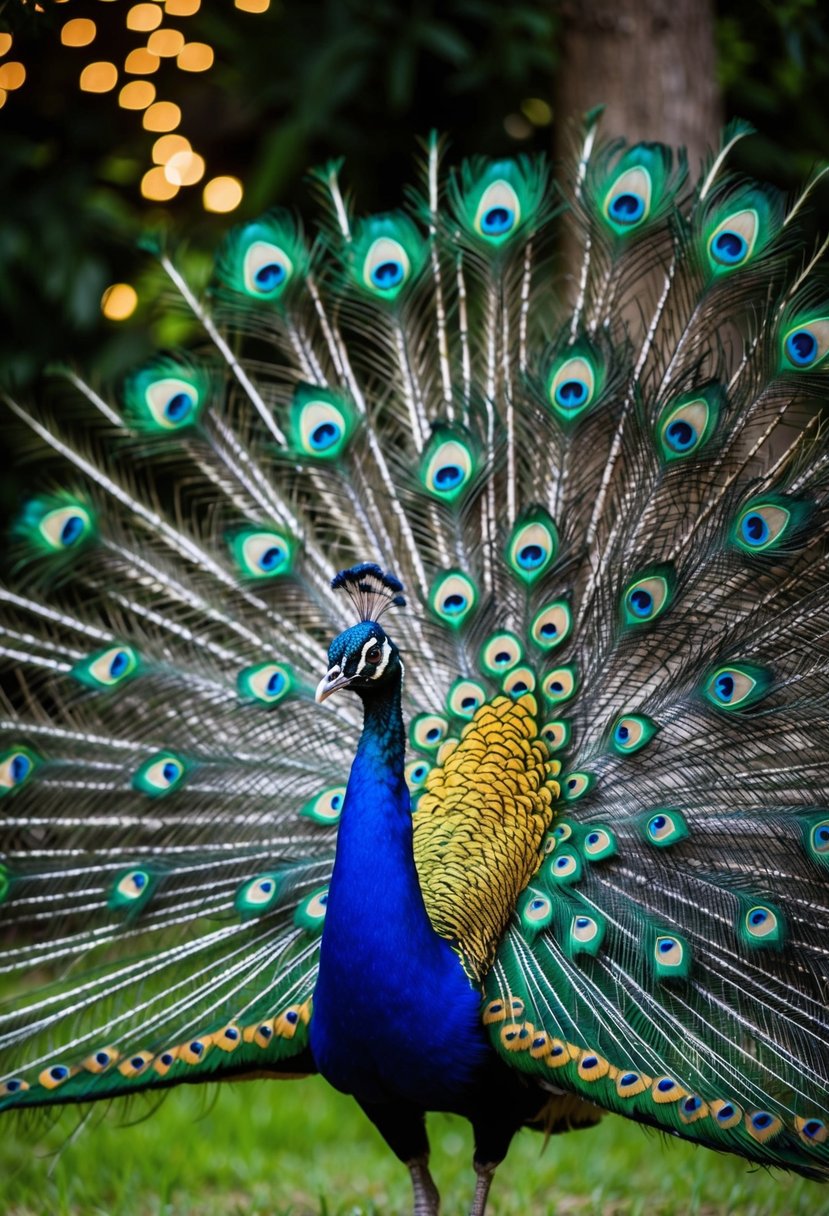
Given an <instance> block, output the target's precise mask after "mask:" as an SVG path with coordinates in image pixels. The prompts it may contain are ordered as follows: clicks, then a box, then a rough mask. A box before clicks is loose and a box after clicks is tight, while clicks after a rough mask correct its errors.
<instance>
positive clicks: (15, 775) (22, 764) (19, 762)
mask: <svg viewBox="0 0 829 1216" xmlns="http://www.w3.org/2000/svg"><path fill="white" fill-rule="evenodd" d="M31 770H32V762H31V760H30V759H29V757H28V756H27V755H25V754H24V753H23V752H18V753H17V755H16V756H15V757H14V759H13V760H12V762H11V777H12V781H13V782H14V784H15V785H18V784H19V783H20V782H21V781H22V780H23V779H24V777H28V775H29V773H30V772H31Z"/></svg>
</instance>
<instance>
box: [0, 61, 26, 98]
mask: <svg viewBox="0 0 829 1216" xmlns="http://www.w3.org/2000/svg"><path fill="white" fill-rule="evenodd" d="M25 79H26V69H25V68H24V66H23V64H22V63H18V62H17V61H16V60H11V61H10V62H9V63H3V64H0V89H5V90H6V91H7V92H8V93H11V91H12V90H13V89H19V88H20V86H21V85H22V84H23V82H24V80H25Z"/></svg>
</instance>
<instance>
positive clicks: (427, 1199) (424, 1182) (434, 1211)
mask: <svg viewBox="0 0 829 1216" xmlns="http://www.w3.org/2000/svg"><path fill="white" fill-rule="evenodd" d="M406 1164H407V1165H408V1167H409V1173H410V1174H411V1178H412V1190H413V1191H414V1209H413V1212H412V1216H438V1212H439V1211H440V1195H439V1194H438V1188H437V1187H436V1186H435V1183H434V1180H433V1178H432V1175H431V1174H430V1173H429V1158H428V1157H418V1158H417V1159H416V1160H415V1161H407V1162H406Z"/></svg>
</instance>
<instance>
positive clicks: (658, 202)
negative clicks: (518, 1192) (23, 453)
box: [0, 120, 829, 1216]
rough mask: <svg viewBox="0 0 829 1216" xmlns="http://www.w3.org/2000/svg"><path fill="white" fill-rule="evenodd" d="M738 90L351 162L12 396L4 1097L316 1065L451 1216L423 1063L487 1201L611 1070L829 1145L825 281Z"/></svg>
mask: <svg viewBox="0 0 829 1216" xmlns="http://www.w3.org/2000/svg"><path fill="white" fill-rule="evenodd" d="M743 134H745V129H744V128H743V127H740V126H734V127H732V128H730V129H729V130H728V131H727V132H726V133H725V136H724V139H723V144H722V147H721V149H720V150H719V152H718V153H717V154H716V156H714V157H712V159H711V161H710V163H709V164H708V165H706V166H704V167H703V172H702V175H701V177H700V179H699V180H698V181H697V182H696V183H695V184H693V185H691V184H689V183H688V179H687V172H686V166H685V163H684V160H683V158H682V157H681V156H680V157H679V158H674V157H673V156H672V154H671V152H670V151H669V150H668V149H666V148H663V147H662V146H659V145H655V144H638V145H635V146H632V147H624V146H620V145H618V144H613V145H609V146H608V145H602V144H601V143H600V142H599V141H598V140H597V132H596V126H595V122H594V121H593V120H590V121H589V122H588V124H587V127H586V131H585V133H584V137H583V140H582V142H581V143H580V145H579V148H578V150H577V153H576V155H575V157H574V163H573V167H572V172H571V174H570V177H569V179H568V180H566V181H565V182H564V183H563V184H562V186H561V189H560V191H559V192H558V193H556V192H554V189H553V187H552V185H551V183H550V180H549V175H548V171H547V169H546V167H545V165H544V164H543V163H542V162H537V161H532V160H530V159H527V158H520V159H518V160H516V161H510V162H495V163H490V162H485V161H483V160H481V161H475V162H472V163H468V164H465V165H462V166H461V167H460V169H458V170H455V171H452V172H450V173H449V174H444V173H443V171H442V168H441V153H442V150H441V147H440V145H439V144H438V142H437V141H435V140H432V141H430V142H429V144H428V147H427V150H426V158H425V171H424V181H423V188H422V192H420V191H413V192H412V193H411V196H410V199H409V206H408V210H407V211H406V212H400V213H395V214H391V215H383V216H377V217H373V218H369V219H356V218H355V217H354V216H353V214H352V211H351V208H350V206H349V204H348V203H347V201H346V199H345V198H344V196H343V194H342V192H341V189H340V186H339V181H338V173H339V167H338V166H328V167H327V168H326V169H325V170H323V171H322V172H321V173H319V174H318V175H317V178H316V184H317V186H318V188H319V190H320V193H321V194H322V195H323V197H324V199H325V200H326V204H327V212H326V214H327V217H328V218H327V219H325V220H323V222H322V224H321V226H320V229H319V232H318V233H317V235H316V237H315V238H313V239H309V238H308V237H307V236H306V235H305V233H304V232H303V230H302V229H301V227H300V226H299V224H298V223H297V222H296V221H295V220H294V219H293V218H292V217H290V216H289V215H287V214H285V213H283V212H273V213H271V214H269V215H267V216H265V217H264V218H263V219H261V220H259V221H257V222H254V223H249V224H246V225H243V226H242V227H240V228H239V229H237V230H235V231H234V232H232V233H230V235H229V236H228V238H227V240H226V242H225V244H224V246H223V248H222V249H221V250H220V252H219V256H218V258H217V261H216V267H215V274H214V278H213V280H212V282H211V284H210V287H209V290H208V291H207V293H206V296H205V298H203V299H202V298H200V297H199V296H198V295H197V294H196V293H195V292H194V291H193V289H192V288H191V287H190V286H189V284H188V283H187V282H186V281H185V280H184V279H183V278H182V276H181V274H180V272H179V271H178V269H177V268H176V266H175V264H174V262H173V261H172V260H171V259H170V258H169V256H168V255H167V254H166V253H165V252H164V251H160V252H159V256H160V259H161V263H162V265H163V267H164V269H165V270H166V272H167V273H168V275H169V277H170V279H171V280H172V283H173V285H174V286H175V288H176V289H177V291H178V293H179V295H180V297H181V299H182V300H183V302H184V304H185V306H186V307H187V308H188V309H189V310H190V311H191V312H192V313H193V314H194V315H195V317H196V318H197V320H198V321H199V323H200V325H201V327H202V329H203V331H204V342H203V343H202V344H201V345H194V346H193V347H192V348H190V349H188V350H187V351H180V352H174V353H162V354H159V355H158V356H156V357H155V358H154V359H152V360H151V361H150V362H149V363H148V364H147V365H145V366H143V367H142V368H140V369H138V370H137V371H136V372H134V373H133V374H131V375H130V376H129V377H128V378H127V380H126V382H125V384H124V385H123V388H122V390H121V392H120V393H119V394H118V395H117V396H115V397H112V396H109V395H106V394H104V393H102V392H101V391H99V389H98V388H97V387H96V386H94V385H91V384H89V383H87V381H86V380H85V379H83V378H82V377H81V376H80V375H79V374H77V373H76V372H75V371H67V372H66V373H64V374H63V376H62V379H60V378H59V380H58V381H57V387H56V388H55V390H54V391H53V392H52V393H51V394H50V395H49V396H48V397H47V399H46V400H45V401H43V402H41V403H39V404H38V405H37V406H34V407H29V406H25V405H23V404H21V403H19V402H18V401H16V400H13V399H9V400H8V409H9V411H10V412H11V415H12V416H13V417H14V419H15V420H16V423H19V425H20V429H21V435H26V436H27V437H28V438H27V440H26V442H27V443H29V449H28V451H29V453H30V455H31V456H32V457H33V459H35V460H37V462H38V464H39V465H40V466H42V467H39V468H38V469H37V470H36V474H35V473H33V479H34V480H36V481H37V485H36V487H35V488H34V489H33V496H32V497H31V498H30V499H29V500H28V501H27V502H26V504H25V505H24V506H23V508H22V510H21V513H20V515H19V518H18V520H17V523H16V524H15V526H14V529H13V534H12V538H11V543H10V546H9V552H8V560H7V563H6V565H7V581H6V583H5V584H4V585H3V586H2V587H0V604H2V638H1V639H0V654H2V659H3V664H4V670H5V674H4V677H3V685H2V688H3V701H4V705H3V719H2V723H0V725H1V726H2V731H3V743H2V748H3V752H2V756H0V857H2V865H1V866H0V918H2V919H1V920H0V924H2V930H3V941H4V944H5V948H4V951H3V954H2V973H3V974H4V975H5V976H6V977H7V980H8V986H7V987H4V992H5V994H6V999H5V1001H4V1003H3V1005H2V1006H0V1052H2V1055H0V1068H2V1072H0V1110H4V1109H8V1110H21V1109H28V1108H31V1107H53V1106H58V1105H61V1104H67V1103H69V1104H75V1103H85V1102H89V1101H92V1100H96V1099H102V1098H111V1097H115V1096H119V1095H125V1094H126V1095H128V1094H134V1093H135V1094H137V1093H141V1092H144V1091H147V1090H153V1089H164V1088H167V1087H170V1086H173V1085H176V1084H179V1083H201V1082H207V1081H213V1080H216V1081H220V1080H231V1079H234V1078H242V1077H251V1076H256V1077H260V1076H261V1077H281V1076H300V1075H303V1074H306V1073H309V1072H314V1071H319V1072H321V1073H322V1075H323V1076H325V1077H326V1078H327V1079H328V1080H329V1081H330V1082H331V1083H332V1084H333V1085H335V1086H336V1087H337V1088H339V1089H341V1090H343V1091H344V1092H346V1093H350V1094H353V1095H354V1096H355V1098H356V1099H357V1100H358V1102H359V1103H360V1105H361V1106H362V1107H363V1109H364V1110H365V1111H366V1113H367V1114H368V1116H369V1117H370V1118H371V1119H372V1120H373V1121H374V1122H375V1123H376V1125H377V1126H378V1128H379V1129H380V1131H381V1132H382V1134H383V1135H384V1136H385V1138H386V1140H387V1141H388V1143H389V1145H390V1146H391V1148H392V1149H393V1150H394V1151H395V1152H396V1153H397V1155H398V1156H399V1157H400V1158H401V1160H403V1161H405V1162H406V1163H407V1164H408V1165H409V1168H410V1171H411V1175H412V1181H413V1186H414V1195H415V1211H416V1212H417V1213H418V1214H420V1216H429V1214H430V1213H434V1212H436V1211H437V1202H438V1201H437V1193H436V1191H435V1189H434V1186H433V1184H432V1182H431V1178H430V1176H429V1173H428V1168H427V1161H428V1142H427V1139H426V1134H425V1130H424V1112H425V1111H427V1110H448V1111H453V1112H455V1113H458V1114H461V1115H463V1116H464V1117H466V1118H467V1119H469V1120H470V1121H471V1122H472V1125H473V1129H474V1134H475V1143H476V1154H475V1165H476V1170H477V1173H478V1182H477V1188H476V1195H475V1201H474V1205H473V1212H475V1213H478V1214H480V1213H482V1212H483V1211H484V1208H485V1205H486V1199H487V1192H488V1188H489V1182H490V1179H491V1176H492V1172H493V1170H494V1167H495V1166H496V1165H497V1163H498V1162H499V1161H500V1160H501V1159H502V1158H503V1156H504V1154H505V1153H506V1151H507V1148H508V1145H509V1142H510V1139H511V1138H512V1136H513V1135H514V1133H515V1132H516V1130H517V1129H518V1128H519V1127H521V1126H523V1125H531V1126H535V1127H538V1128H541V1129H544V1130H546V1131H556V1132H557V1131H564V1130H568V1129H571V1128H578V1127H587V1126H590V1125H591V1124H593V1123H595V1122H596V1121H597V1120H598V1119H599V1118H600V1116H601V1114H602V1113H603V1112H605V1111H612V1112H616V1113H619V1114H622V1115H625V1116H627V1117H629V1118H632V1119H635V1120H637V1121H640V1122H642V1123H645V1124H648V1125H650V1126H652V1127H655V1128H658V1129H661V1130H663V1131H667V1132H669V1133H671V1134H674V1135H679V1136H682V1137H684V1138H686V1139H689V1140H692V1141H695V1142H697V1143H699V1144H703V1145H707V1146H708V1147H711V1148H716V1149H720V1150H724V1151H729V1152H733V1153H737V1154H740V1155H742V1156H744V1157H746V1158H748V1159H750V1160H752V1161H755V1162H761V1163H764V1164H769V1165H778V1166H783V1167H786V1168H789V1169H792V1170H797V1171H799V1172H801V1173H803V1174H806V1175H809V1176H813V1177H816V1178H825V1177H826V1176H827V1172H829V1145H827V1139H828V1138H829V1109H827V1099H829V1049H827V1031H829V1015H827V1008H826V991H827V977H828V975H829V973H828V972H827V945H826V931H827V928H829V906H827V904H828V903H829V900H827V896H828V895H829V883H827V865H829V789H827V779H826V775H825V773H826V766H825V756H826V751H827V746H829V716H828V715H827V708H829V642H827V631H826V608H827V592H826V585H827V584H826V568H827V544H826V540H827V530H828V529H829V516H827V497H828V496H829V480H828V479H827V470H828V469H829V464H827V447H826V443H825V438H824V436H823V435H822V433H821V429H820V408H821V402H822V399H823V397H824V395H825V392H826V389H825V383H826V381H825V377H826V367H829V362H828V361H826V355H827V353H829V293H827V291H826V290H825V288H824V286H823V285H822V283H821V280H820V270H819V257H820V254H821V253H822V248H821V249H820V250H819V251H818V252H817V253H816V254H815V255H814V256H811V252H812V251H811V250H810V249H806V244H807V242H806V239H805V238H804V236H803V230H802V228H801V223H802V217H803V214H804V202H805V201H806V198H807V196H808V194H809V189H810V187H807V189H806V190H805V191H804V193H803V195H802V196H801V197H799V198H798V199H797V200H795V201H794V203H791V204H788V205H787V204H786V202H785V200H783V199H782V197H781V196H780V195H779V194H778V193H777V192H776V191H774V190H773V189H770V188H768V187H765V186H761V185H757V184H755V183H753V182H747V181H744V180H743V179H741V178H738V177H735V176H734V175H733V174H731V173H729V172H728V170H727V167H726V161H727V155H728V152H729V150H730V148H731V146H732V145H733V143H734V142H735V141H736V140H737V139H738V138H739V137H740V136H741V135H743ZM559 216H561V223H562V224H569V225H570V230H571V237H570V239H571V241H578V242H579V245H580V259H579V266H578V271H577V274H576V275H575V279H574V287H573V292H572V294H573V297H574V298H573V301H572V307H571V308H570V309H569V310H568V308H567V307H565V306H564V304H563V303H562V300H563V298H564V296H565V294H566V292H565V288H564V287H563V286H562V284H561V281H560V280H559V281H557V280H556V278H555V276H554V275H553V269H552V268H553V265H554V252H555V251H554V247H553V242H554V238H555V233H556V231H557V230H558V227H557V225H556V224H555V222H554V221H555V220H556V219H557V217H559ZM804 249H806V252H804ZM390 570H393V571H394V574H389V573H385V571H390ZM338 571H339V573H338ZM404 591H405V597H404V594H403V592H404ZM390 609H393V611H392V612H391V614H390V616H389V617H388V618H384V623H382V624H381V623H380V617H381V616H383V614H384V613H385V612H386V611H387V610H390ZM355 619H356V621H357V623H356V624H355ZM386 621H388V622H389V623H388V626H387V624H386ZM392 622H393V624H392ZM332 638H334V640H333V642H332V641H331V639H332ZM329 643H330V648H329V651H328V662H327V674H323V673H324V672H325V671H326V665H325V663H324V661H323V657H322V656H323V653H324V649H325V647H326V646H327V645H328V644H329ZM404 667H405V678H404ZM321 676H322V679H320V677H321ZM315 690H316V691H315ZM346 690H347V691H346ZM348 693H350V694H351V695H348ZM354 694H356V696H355V695H354ZM317 702H322V703H323V704H318V703H317ZM33 977H34V978H33ZM5 983H6V981H4V984H5Z"/></svg>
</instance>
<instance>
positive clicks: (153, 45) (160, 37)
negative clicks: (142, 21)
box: [147, 29, 184, 59]
mask: <svg viewBox="0 0 829 1216" xmlns="http://www.w3.org/2000/svg"><path fill="white" fill-rule="evenodd" d="M183 46H184V34H182V32H181V30H169V29H163V30H155V31H154V32H153V33H152V34H150V36H149V38H148V39H147V50H148V51H149V52H150V54H151V55H158V56H159V57H160V58H161V59H172V58H173V56H174V55H177V54H178V53H179V51H180V50H181V48H182V47H183Z"/></svg>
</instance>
